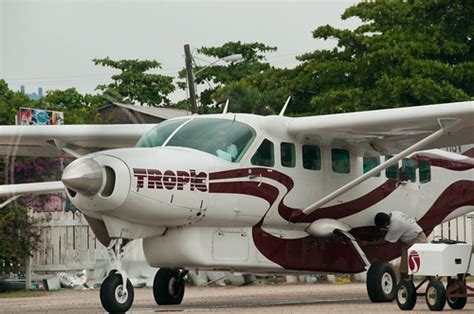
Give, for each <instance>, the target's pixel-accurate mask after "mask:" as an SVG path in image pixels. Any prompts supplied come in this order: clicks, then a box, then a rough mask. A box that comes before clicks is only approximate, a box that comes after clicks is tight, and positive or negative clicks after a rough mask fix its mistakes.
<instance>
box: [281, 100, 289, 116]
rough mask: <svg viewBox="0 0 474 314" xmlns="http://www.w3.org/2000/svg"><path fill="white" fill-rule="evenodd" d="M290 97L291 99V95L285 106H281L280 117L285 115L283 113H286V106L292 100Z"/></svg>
mask: <svg viewBox="0 0 474 314" xmlns="http://www.w3.org/2000/svg"><path fill="white" fill-rule="evenodd" d="M290 99H291V96H288V98H287V99H286V102H285V104H284V105H283V108H281V111H280V114H279V116H280V117H283V115H284V114H285V111H286V107H288V103H289V102H290Z"/></svg>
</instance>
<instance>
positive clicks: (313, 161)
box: [303, 145, 321, 170]
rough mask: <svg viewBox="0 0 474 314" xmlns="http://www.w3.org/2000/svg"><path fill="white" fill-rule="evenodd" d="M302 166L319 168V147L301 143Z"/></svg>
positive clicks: (310, 168)
mask: <svg viewBox="0 0 474 314" xmlns="http://www.w3.org/2000/svg"><path fill="white" fill-rule="evenodd" d="M303 168H305V169H309V170H321V149H320V148H319V147H318V146H314V145H303Z"/></svg>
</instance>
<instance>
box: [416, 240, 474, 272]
mask: <svg viewBox="0 0 474 314" xmlns="http://www.w3.org/2000/svg"><path fill="white" fill-rule="evenodd" d="M471 254H472V246H471V244H465V243H456V244H445V243H417V244H414V245H412V246H411V247H410V248H409V249H408V273H409V274H413V275H417V276H451V277H454V276H457V275H458V274H464V273H465V272H466V271H467V269H468V264H469V260H470V259H469V258H470V255H471ZM468 273H469V274H474V261H473V262H471V265H470V266H469V271H468Z"/></svg>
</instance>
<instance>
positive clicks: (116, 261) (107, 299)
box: [100, 238, 134, 313]
mask: <svg viewBox="0 0 474 314" xmlns="http://www.w3.org/2000/svg"><path fill="white" fill-rule="evenodd" d="M131 242H132V241H130V242H129V243H127V244H126V245H124V246H122V243H123V239H120V238H119V239H113V240H112V241H111V242H110V244H109V246H108V247H107V251H108V252H109V255H110V259H111V261H110V263H111V266H112V267H111V268H112V270H111V271H110V273H109V275H108V276H107V277H106V278H105V279H104V281H103V282H102V285H101V286H100V302H101V303H102V306H103V307H104V309H105V310H106V311H107V312H110V313H123V312H126V311H128V310H129V309H130V307H131V306H132V304H133V298H134V292H133V286H132V283H131V282H130V280H129V279H128V278H127V273H126V272H125V270H124V269H122V257H123V254H124V252H125V250H126V249H127V247H129V244H130V243H131Z"/></svg>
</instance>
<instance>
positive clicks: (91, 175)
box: [61, 158, 103, 196]
mask: <svg viewBox="0 0 474 314" xmlns="http://www.w3.org/2000/svg"><path fill="white" fill-rule="evenodd" d="M61 181H62V182H63V183H64V185H65V186H67V187H68V188H69V189H71V190H73V191H75V192H77V193H81V194H84V195H88V196H91V195H94V194H97V193H98V192H99V190H100V188H101V186H102V182H103V173H102V167H101V166H100V165H99V164H98V163H97V162H95V161H94V160H92V159H90V158H80V159H77V160H74V161H73V162H72V163H70V164H69V165H68V166H67V167H66V169H64V172H63V176H62V178H61Z"/></svg>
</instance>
